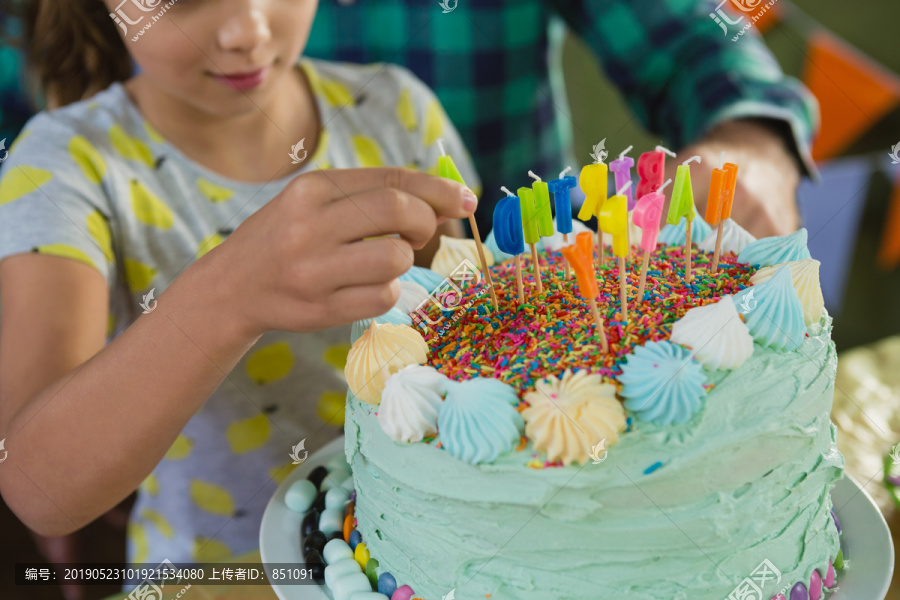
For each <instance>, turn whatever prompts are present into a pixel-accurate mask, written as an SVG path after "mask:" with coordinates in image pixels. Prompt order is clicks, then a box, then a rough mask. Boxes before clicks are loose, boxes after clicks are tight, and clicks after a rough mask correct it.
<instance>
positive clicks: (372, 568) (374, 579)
mask: <svg viewBox="0 0 900 600" xmlns="http://www.w3.org/2000/svg"><path fill="white" fill-rule="evenodd" d="M366 577H368V578H369V582H370V583H371V584H372V587H373V588H377V587H378V561H377V560H375V559H374V558H370V559H369V562H367V563H366Z"/></svg>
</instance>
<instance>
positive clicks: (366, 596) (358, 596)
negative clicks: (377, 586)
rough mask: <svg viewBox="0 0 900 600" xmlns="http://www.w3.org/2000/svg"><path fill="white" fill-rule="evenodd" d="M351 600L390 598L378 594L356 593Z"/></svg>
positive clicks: (384, 599) (383, 599)
mask: <svg viewBox="0 0 900 600" xmlns="http://www.w3.org/2000/svg"><path fill="white" fill-rule="evenodd" d="M350 600H388V597H387V596H385V595H384V594H379V593H378V592H356V593H355V594H353V595H352V596H350Z"/></svg>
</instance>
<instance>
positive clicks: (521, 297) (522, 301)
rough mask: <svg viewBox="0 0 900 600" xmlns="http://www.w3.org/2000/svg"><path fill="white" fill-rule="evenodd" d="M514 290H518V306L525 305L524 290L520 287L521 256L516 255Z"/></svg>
mask: <svg viewBox="0 0 900 600" xmlns="http://www.w3.org/2000/svg"><path fill="white" fill-rule="evenodd" d="M516 289H517V290H519V304H520V305H521V304H525V290H524V289H523V286H522V255H521V254H516Z"/></svg>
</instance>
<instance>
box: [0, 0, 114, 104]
mask: <svg viewBox="0 0 900 600" xmlns="http://www.w3.org/2000/svg"><path fill="white" fill-rule="evenodd" d="M3 4H4V6H3V8H4V9H5V10H6V11H7V14H11V13H13V14H16V15H18V16H21V18H22V20H23V28H22V29H23V32H24V40H23V43H21V44H20V45H21V46H22V47H23V49H24V51H25V56H26V65H27V67H28V71H29V73H30V76H31V82H32V83H31V87H32V88H35V87H38V88H40V90H41V91H42V92H43V94H44V99H45V102H46V105H47V107H48V108H56V107H59V106H64V105H66V104H70V103H72V102H77V101H78V100H82V99H84V98H88V97H90V96H92V95H94V94H95V93H97V92H99V91H101V90H104V89H106V88H107V87H109V85H110V84H112V83H113V82H115V81H124V80H125V79H128V77H130V76H131V72H132V65H131V57H130V55H129V54H128V50H126V49H125V44H124V43H123V42H122V38H121V37H119V33H118V31H117V29H116V24H115V22H114V21H113V20H112V19H111V18H110V16H109V11H108V10H107V8H106V5H105V4H104V3H103V1H102V0H18V1H17V0H5V1H4V2H3ZM32 91H34V90H32Z"/></svg>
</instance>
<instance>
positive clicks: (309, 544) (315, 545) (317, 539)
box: [301, 531, 328, 562]
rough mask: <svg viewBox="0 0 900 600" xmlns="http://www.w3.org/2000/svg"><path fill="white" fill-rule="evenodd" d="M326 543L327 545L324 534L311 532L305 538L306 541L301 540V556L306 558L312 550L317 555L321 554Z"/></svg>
mask: <svg viewBox="0 0 900 600" xmlns="http://www.w3.org/2000/svg"><path fill="white" fill-rule="evenodd" d="M326 543H328V538H327V537H325V534H324V533H322V532H321V531H313V532H312V533H311V534H309V535H308V536H307V537H306V539H304V540H303V545H302V546H301V549H302V550H303V556H306V555H307V554H309V553H310V551H312V550H316V551H317V552H318V553H319V554H321V553H322V550H323V549H324V548H325V544H326ZM307 562H309V561H307Z"/></svg>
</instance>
